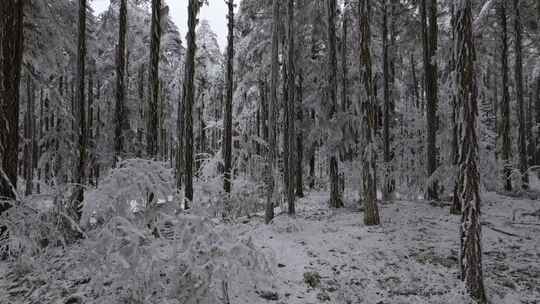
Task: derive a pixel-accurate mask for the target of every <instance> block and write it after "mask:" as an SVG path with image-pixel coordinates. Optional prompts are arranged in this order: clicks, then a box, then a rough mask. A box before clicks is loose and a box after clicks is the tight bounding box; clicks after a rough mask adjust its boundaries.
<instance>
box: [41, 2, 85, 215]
mask: <svg viewBox="0 0 540 304" xmlns="http://www.w3.org/2000/svg"><path fill="white" fill-rule="evenodd" d="M78 29H79V35H78V48H77V75H76V78H75V82H76V93H75V94H76V106H77V110H78V111H77V112H78V113H77V120H78V121H77V123H78V124H79V131H78V132H77V134H78V137H79V142H78V146H79V158H78V162H79V163H78V165H77V171H76V175H75V178H76V183H77V186H76V187H75V192H74V199H72V200H71V201H72V203H74V206H73V207H74V208H75V209H74V210H73V211H75V215H76V216H77V217H78V218H79V219H80V216H81V212H82V209H81V208H82V202H83V201H84V183H85V181H86V179H85V173H86V172H85V170H86V148H87V147H86V145H87V143H86V141H87V140H86V106H85V105H86V103H85V100H84V99H85V98H84V97H85V89H84V87H85V75H86V74H85V70H86V65H85V63H86V0H79V26H78ZM47 103H48V102H47V101H46V104H47ZM47 124H48V123H46V125H47ZM46 128H48V126H46ZM45 171H46V173H45V174H46V175H47V174H48V173H47V172H48V170H47V168H46V169H45Z"/></svg>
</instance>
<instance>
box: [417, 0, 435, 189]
mask: <svg viewBox="0 0 540 304" xmlns="http://www.w3.org/2000/svg"><path fill="white" fill-rule="evenodd" d="M426 1H427V0H422V7H421V15H422V42H423V43H422V44H423V49H424V79H425V86H424V88H425V94H426V119H427V150H426V153H427V176H428V178H431V177H432V175H433V173H435V170H437V166H438V164H437V154H438V151H437V124H438V121H437V120H438V118H437V104H438V97H437V94H438V93H437V90H438V89H437V78H438V76H437V74H438V71H437V63H436V58H435V56H436V54H437V31H438V27H437V1H436V0H431V1H430V6H429V15H428V12H427V7H426ZM428 19H429V27H428V24H427V22H428ZM427 199H429V200H438V183H437V182H436V181H432V182H429V184H428V191H427Z"/></svg>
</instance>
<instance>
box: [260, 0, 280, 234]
mask: <svg viewBox="0 0 540 304" xmlns="http://www.w3.org/2000/svg"><path fill="white" fill-rule="evenodd" d="M271 52H272V53H271V55H270V56H271V68H270V69H271V76H270V77H271V78H270V100H269V104H268V151H267V156H266V157H267V160H266V166H265V182H266V208H265V215H264V219H265V222H266V223H267V224H268V223H270V221H272V219H273V218H274V188H275V184H276V182H275V175H276V174H275V173H276V171H277V168H276V166H277V164H276V112H277V111H276V110H277V108H278V101H277V87H278V77H279V74H278V68H279V62H278V52H279V0H273V3H272V50H271Z"/></svg>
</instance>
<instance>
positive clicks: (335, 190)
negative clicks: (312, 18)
mask: <svg viewBox="0 0 540 304" xmlns="http://www.w3.org/2000/svg"><path fill="white" fill-rule="evenodd" d="M336 12H337V7H336V0H327V19H328V24H327V26H328V28H327V35H328V38H327V39H328V72H329V73H328V97H329V98H330V111H329V116H328V120H330V121H332V120H333V119H334V114H335V113H336V110H337V56H336V24H335V22H336ZM329 153H330V155H329V158H330V160H329V164H330V168H329V172H330V207H332V208H341V207H343V198H342V197H341V192H340V189H339V168H338V160H337V157H336V152H335V151H330V152H329Z"/></svg>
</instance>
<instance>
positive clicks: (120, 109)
mask: <svg viewBox="0 0 540 304" xmlns="http://www.w3.org/2000/svg"><path fill="white" fill-rule="evenodd" d="M119 22H120V23H119V27H118V48H117V51H118V53H117V65H116V107H115V120H114V139H115V140H114V152H115V158H116V159H118V158H119V157H121V156H122V154H124V153H125V148H124V133H125V131H126V130H127V129H128V128H129V126H128V123H127V122H128V120H127V117H126V114H127V113H126V110H125V109H126V102H125V94H126V89H125V84H124V82H125V71H126V35H127V0H120V12H119Z"/></svg>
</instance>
